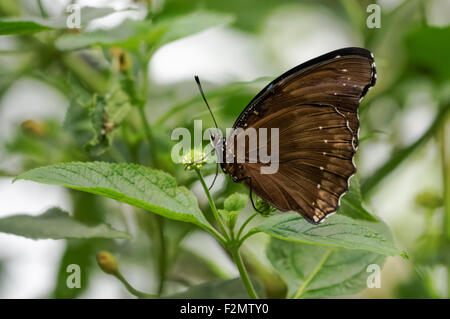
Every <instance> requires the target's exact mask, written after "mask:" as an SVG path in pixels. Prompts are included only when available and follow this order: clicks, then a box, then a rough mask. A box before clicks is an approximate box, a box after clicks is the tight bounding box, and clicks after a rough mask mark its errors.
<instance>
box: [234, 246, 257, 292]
mask: <svg viewBox="0 0 450 319" xmlns="http://www.w3.org/2000/svg"><path fill="white" fill-rule="evenodd" d="M230 252H231V255H232V256H233V260H234V262H235V263H236V266H237V267H238V270H239V274H240V275H241V279H242V282H243V283H244V286H245V289H246V290H247V292H248V295H249V296H250V298H252V299H258V298H259V297H258V294H257V293H256V290H255V288H254V287H253V284H252V282H251V280H250V277H249V275H248V273H247V269H245V265H244V262H243V261H242V257H241V255H240V254H239V248H238V247H235V248H232V249H230Z"/></svg>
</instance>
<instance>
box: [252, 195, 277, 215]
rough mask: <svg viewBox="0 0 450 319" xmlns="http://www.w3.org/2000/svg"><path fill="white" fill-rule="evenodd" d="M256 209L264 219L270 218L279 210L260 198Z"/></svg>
mask: <svg viewBox="0 0 450 319" xmlns="http://www.w3.org/2000/svg"><path fill="white" fill-rule="evenodd" d="M255 208H256V209H257V212H258V213H260V214H261V216H264V217H268V216H270V215H271V214H272V213H273V212H274V211H276V210H277V209H276V208H275V207H273V206H271V205H269V204H268V203H267V202H265V201H263V200H262V199H260V198H258V199H257V200H256V203H255Z"/></svg>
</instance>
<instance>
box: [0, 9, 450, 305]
mask: <svg viewBox="0 0 450 319" xmlns="http://www.w3.org/2000/svg"><path fill="white" fill-rule="evenodd" d="M67 2H68V1H55V0H48V1H44V5H46V8H48V9H49V11H51V12H54V13H56V12H61V8H63V7H64V5H65V4H66V3H67ZM395 2H396V3H398V2H401V1H395ZM435 2H436V3H437V4H438V5H437V7H440V6H441V7H442V6H446V5H447V4H448V2H446V1H441V0H437V1H435ZM28 3H29V5H30V6H31V7H33V6H35V1H28ZM80 3H82V4H89V5H91V6H101V5H107V6H115V7H116V8H122V7H125V6H126V1H123V0H117V1H107V0H104V1H101V0H97V1H92V0H91V1H88V0H86V1H80ZM124 3H125V4H124ZM381 3H382V4H385V3H386V5H387V3H390V5H392V1H387V0H385V1H381ZM447 8H448V7H447ZM444 11H445V10H444ZM430 12H431V13H430V15H431V16H432V18H433V19H434V20H436V21H437V23H441V21H442V19H443V18H442V10H438V9H436V8H434V7H433V9H432V10H431V11H430ZM439 12H441V15H439ZM448 12H449V11H447V13H448ZM128 14H131V15H136V13H133V12H131V13H130V12H128V13H125V14H124V13H120V14H117V15H114V16H113V17H109V18H106V19H101V21H97V22H96V24H95V25H96V26H97V27H105V26H107V25H113V24H117V23H118V22H119V21H120V20H121V19H123V18H124V17H125V16H126V15H128ZM434 20H433V21H434ZM95 25H94V26H95ZM279 30H282V31H283V32H278V31H279ZM292 39H298V41H293V40H292ZM358 44H359V42H358V39H357V38H356V37H355V35H354V34H352V33H351V30H349V29H347V28H346V26H345V25H343V24H341V23H338V22H336V21H335V20H334V19H332V18H330V16H329V15H328V12H326V11H314V12H308V13H307V14H305V13H304V12H302V11H299V10H298V11H295V10H294V11H293V10H291V9H280V10H277V11H276V12H274V13H273V14H272V15H271V17H270V18H269V19H268V20H267V23H266V26H265V27H264V28H263V32H262V34H260V35H258V36H254V35H249V34H245V33H242V32H240V31H237V30H234V29H230V28H224V27H221V28H215V29H210V30H208V31H205V32H202V33H200V34H197V35H194V36H191V37H189V38H186V39H182V40H180V41H176V42H174V43H171V44H168V45H166V46H164V47H163V48H161V49H160V50H158V51H157V52H156V53H155V55H154V58H153V60H152V62H151V64H150V75H151V77H152V81H154V82H156V83H159V84H163V85H171V84H174V83H176V82H178V81H185V80H189V79H192V75H193V74H199V75H200V76H201V77H202V78H203V79H205V80H207V81H212V82H216V83H218V84H225V83H228V82H231V81H248V80H253V79H255V78H257V77H261V76H274V77H275V76H277V75H278V74H280V73H281V72H282V71H285V70H287V69H289V68H291V67H293V66H295V65H297V64H299V63H301V62H304V61H306V60H307V59H309V58H313V57H314V56H317V55H319V54H322V53H325V52H327V51H330V50H333V49H336V48H339V47H345V46H350V45H358ZM5 45H6V46H7V45H8V44H6V42H5V41H3V39H2V38H1V37H0V49H2V48H3V47H4V46H5ZM280 48H282V49H280ZM268 56H270V62H269V60H268ZM274 58H275V61H277V65H274V63H273V59H274ZM61 105H68V101H66V100H65V98H64V97H62V96H61V95H60V94H59V93H57V92H55V91H54V90H52V89H51V88H48V87H46V86H45V85H43V84H41V83H39V82H36V81H32V80H28V79H24V80H21V81H19V82H18V83H16V84H15V85H13V87H12V88H11V89H10V91H9V92H8V93H7V94H6V95H5V96H4V97H3V98H2V99H1V100H0V139H8V138H10V137H11V134H12V131H13V128H14V126H16V125H17V124H18V123H20V122H21V121H23V120H26V119H29V118H33V119H39V118H45V117H48V116H49V115H51V116H53V117H56V118H57V119H60V120H61V121H62V119H63V117H64V113H65V108H64V107H61ZM242 107H244V106H242ZM431 115H432V114H431ZM431 120H432V117H431V116H430V113H429V108H427V109H426V110H424V109H423V108H422V107H421V106H420V105H414V107H411V108H408V112H407V113H406V114H405V117H404V121H403V122H401V123H399V125H400V127H401V129H400V133H401V134H402V136H403V138H404V139H405V141H406V140H408V139H410V138H411V136H415V137H417V136H420V134H421V133H422V132H423V131H424V130H426V128H427V127H428V125H429V123H430V122H431ZM407 142H410V140H408V141H407ZM386 146H387V145H386V144H383V143H381V144H380V143H379V145H374V146H373V147H370V148H365V150H364V153H362V154H361V156H362V161H361V162H363V163H365V165H366V164H367V165H368V166H369V167H367V169H370V166H373V167H375V166H377V165H380V164H381V162H380V161H379V160H378V162H377V159H383V158H386V157H388V156H389V148H388V147H386ZM0 152H1V150H0ZM433 152H435V150H433V148H432V147H431V148H430V149H429V150H427V151H426V152H423V154H421V156H422V157H420V158H416V159H415V160H413V161H410V163H409V165H408V167H407V168H405V169H403V170H402V171H401V175H400V174H397V175H396V177H398V178H397V179H396V180H395V181H393V182H392V181H391V182H389V183H385V185H386V186H387V187H386V188H384V189H382V190H381V191H380V192H379V193H378V194H377V195H376V196H375V197H374V199H373V201H372V203H370V204H371V206H372V207H373V208H374V209H375V213H377V214H379V215H381V216H382V217H383V218H385V219H386V220H387V221H388V222H389V223H401V222H402V221H401V220H399V219H403V220H405V222H406V220H411V223H412V225H413V228H417V229H418V230H419V231H418V233H420V227H421V225H420V221H421V219H420V216H419V217H418V216H417V214H413V213H411V212H410V210H411V207H410V206H408V205H411V204H410V203H411V198H412V197H413V196H414V195H415V194H416V193H417V192H418V191H420V190H422V188H423V187H424V185H433V184H434V183H435V181H436V180H439V175H438V174H439V171H438V170H436V163H435V160H434V159H435V158H436V154H435V153H433ZM11 163H13V164H12V165H14V163H15V162H14V161H11V160H10V159H6V160H5V158H4V155H2V154H1V153H0V168H1V167H2V165H11ZM430 172H431V174H430ZM433 172H435V173H433ZM418 180H420V181H421V182H420V183H411V181H418ZM400 190H402V191H400ZM52 206H60V207H62V208H64V209H67V210H68V211H70V210H71V203H70V202H69V200H68V196H67V194H66V193H65V191H64V189H63V188H60V187H51V186H45V185H42V184H36V183H31V182H24V181H19V182H16V183H15V184H11V181H10V180H9V179H7V178H2V179H0V217H3V216H7V215H11V214H15V213H27V214H33V215H35V214H39V213H42V212H43V211H44V210H45V209H47V208H49V207H52ZM63 248H64V242H63V241H52V240H40V241H33V240H29V239H24V238H21V237H17V236H11V235H5V234H1V233H0V259H1V260H3V261H5V262H6V278H4V280H3V281H2V282H3V283H4V284H3V285H2V286H1V287H0V298H38V297H44V296H46V295H47V294H48V293H49V291H50V289H51V288H52V285H53V284H54V278H55V273H56V270H57V266H58V260H59V258H60V256H61V253H62V252H63ZM98 284H99V285H100V286H101V288H103V289H99V286H97V287H93V288H92V290H91V291H89V292H88V293H87V295H86V296H89V297H103V298H108V297H118V296H120V290H117V286H115V285H112V284H111V281H108V280H103V281H102V282H99V283H98ZM108 285H110V287H109V288H108ZM92 286H96V283H94V284H93V285H92Z"/></svg>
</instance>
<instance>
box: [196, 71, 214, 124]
mask: <svg viewBox="0 0 450 319" xmlns="http://www.w3.org/2000/svg"><path fill="white" fill-rule="evenodd" d="M194 79H195V82H197V86H198V89H199V90H200V94H201V95H202V98H203V101H205V103H206V106H207V107H208V110H209V113H210V114H211V117H212V119H213V121H214V125H215V126H216V129H217V130H219V126H218V125H217V122H216V118H215V117H214V114H213V112H212V111H211V108H210V107H209V104H208V101H207V100H206V97H205V93H203V89H202V85H201V84H200V79H199V78H198V76H197V75H196V76H194Z"/></svg>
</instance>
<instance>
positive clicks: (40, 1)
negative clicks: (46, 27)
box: [37, 0, 48, 18]
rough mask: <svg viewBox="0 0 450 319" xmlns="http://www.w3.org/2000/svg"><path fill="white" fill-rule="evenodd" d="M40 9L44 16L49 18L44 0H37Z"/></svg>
mask: <svg viewBox="0 0 450 319" xmlns="http://www.w3.org/2000/svg"><path fill="white" fill-rule="evenodd" d="M37 3H38V6H39V11H40V12H41V16H42V17H43V18H48V14H47V11H45V8H44V5H43V4H42V0H37Z"/></svg>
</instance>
